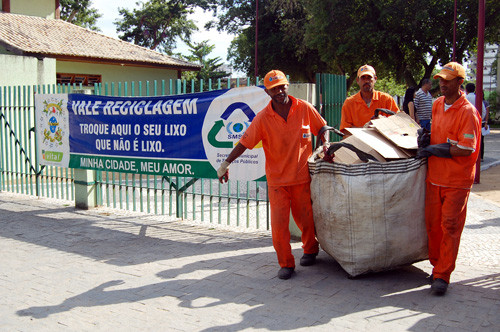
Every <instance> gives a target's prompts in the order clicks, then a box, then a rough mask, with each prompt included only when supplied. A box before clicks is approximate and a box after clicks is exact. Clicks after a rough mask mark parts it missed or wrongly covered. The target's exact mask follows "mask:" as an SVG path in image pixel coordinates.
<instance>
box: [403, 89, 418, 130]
mask: <svg viewBox="0 0 500 332" xmlns="http://www.w3.org/2000/svg"><path fill="white" fill-rule="evenodd" d="M414 96H415V87H413V86H411V87H409V88H408V89H406V92H405V97H404V100H403V111H404V112H405V113H406V114H408V115H409V116H410V117H411V118H412V119H413V120H415V121H417V120H416V118H415V103H414V102H413V98H414Z"/></svg>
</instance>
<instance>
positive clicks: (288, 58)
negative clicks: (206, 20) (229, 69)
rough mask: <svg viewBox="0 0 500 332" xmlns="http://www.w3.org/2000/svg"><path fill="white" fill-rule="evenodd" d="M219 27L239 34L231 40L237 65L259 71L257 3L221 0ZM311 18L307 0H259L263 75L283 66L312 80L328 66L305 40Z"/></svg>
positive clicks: (250, 72) (251, 72) (215, 24)
mask: <svg viewBox="0 0 500 332" xmlns="http://www.w3.org/2000/svg"><path fill="white" fill-rule="evenodd" d="M218 3H219V12H216V15H217V19H218V22H212V24H209V25H208V27H217V29H218V30H225V31H227V32H229V33H236V34H238V36H237V37H236V38H235V39H234V40H233V42H232V43H231V46H230V49H229V51H228V58H229V59H230V60H231V62H232V64H233V66H234V68H236V69H238V70H241V71H244V72H246V73H247V74H248V75H249V76H253V75H254V73H255V30H256V24H255V22H256V20H255V19H256V2H255V1H244V0H223V1H218ZM308 19H309V17H308V16H307V13H306V10H305V7H304V1H303V0H268V1H263V0H259V14H258V25H257V28H258V29H257V31H258V34H257V44H258V46H257V50H258V52H257V68H258V75H259V76H261V77H263V76H264V75H265V74H266V73H267V72H268V71H270V70H272V69H278V68H279V69H281V70H283V71H284V72H285V73H287V74H289V75H290V76H291V77H293V78H294V79H295V80H303V81H312V80H314V75H315V73H316V72H319V71H323V70H325V69H326V65H325V63H324V62H323V61H321V59H320V58H319V55H318V52H317V51H316V50H314V49H310V48H308V47H307V45H306V44H305V43H304V40H303V37H304V33H305V30H304V29H305V26H304V23H305V22H306V21H307V20H308Z"/></svg>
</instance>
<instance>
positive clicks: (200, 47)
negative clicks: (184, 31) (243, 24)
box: [177, 40, 229, 90]
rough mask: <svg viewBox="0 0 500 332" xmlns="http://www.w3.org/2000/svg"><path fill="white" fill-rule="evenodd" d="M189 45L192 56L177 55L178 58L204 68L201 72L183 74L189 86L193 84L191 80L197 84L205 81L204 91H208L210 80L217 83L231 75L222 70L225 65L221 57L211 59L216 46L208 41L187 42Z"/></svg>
mask: <svg viewBox="0 0 500 332" xmlns="http://www.w3.org/2000/svg"><path fill="white" fill-rule="evenodd" d="M187 45H188V47H189V52H190V53H191V54H189V55H187V56H186V55H182V54H177V56H178V57H179V58H181V59H184V60H186V61H189V62H193V63H197V64H200V65H201V66H202V68H201V70H200V71H186V72H183V73H182V78H183V79H185V80H187V81H188V82H189V84H191V83H190V81H191V80H194V81H195V84H197V83H198V82H200V81H201V80H203V85H204V90H206V89H208V81H209V80H210V79H211V80H212V81H215V80H217V79H219V78H224V77H228V76H229V73H227V72H225V71H224V70H222V69H221V67H222V65H223V63H222V59H221V58H220V57H215V58H209V54H210V53H212V51H213V50H214V48H215V45H213V44H209V41H208V40H204V41H202V42H201V43H191V42H187ZM188 88H190V87H188Z"/></svg>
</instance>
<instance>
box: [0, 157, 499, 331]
mask: <svg viewBox="0 0 500 332" xmlns="http://www.w3.org/2000/svg"><path fill="white" fill-rule="evenodd" d="M487 151H488V150H487ZM499 159H500V158H499ZM72 204H73V202H66V201H60V200H50V199H38V198H36V197H29V196H25V195H17V194H12V193H6V192H0V251H1V252H2V255H1V257H0V266H1V268H0V297H1V298H2V301H0V331H9V332H10V331H118V330H121V331H144V330H149V331H158V330H163V331H281V330H296V331H306V330H307V331H363V330H370V331H382V330H383V331H403V330H408V331H453V332H455V331H499V330H500V315H499V313H500V241H499V240H500V204H497V203H495V202H493V201H490V200H484V199H481V198H480V197H479V196H477V195H474V194H471V197H470V200H469V206H468V217H467V223H466V226H465V229H464V233H463V236H462V243H461V248H460V253H459V259H458V261H457V267H456V270H455V272H454V273H453V275H452V284H451V285H450V288H449V291H448V293H447V294H446V295H445V296H443V297H436V296H433V295H431V294H430V291H429V285H428V283H427V279H426V277H427V276H428V273H429V272H430V271H431V266H430V264H429V263H428V262H427V261H422V262H418V263H415V264H413V265H411V266H407V267H404V268H401V269H397V270H393V271H388V272H381V273H376V274H371V275H366V276H361V277H359V278H356V279H349V278H347V274H346V273H345V272H344V271H343V270H342V269H341V268H340V266H339V265H338V264H337V263H336V262H335V261H334V260H333V259H332V258H331V257H330V256H329V255H328V254H326V253H325V252H323V251H321V252H320V254H319V256H318V263H317V264H316V265H314V266H311V267H301V266H299V265H298V264H297V265H298V266H297V269H296V273H295V275H294V276H293V278H291V279H290V280H286V281H283V280H279V279H277V277H276V273H277V270H278V265H277V262H276V256H275V253H274V250H273V248H272V244H271V237H270V234H269V233H256V232H233V231H228V230H224V229H218V228H208V227H204V226H196V225H194V224H190V223H188V222H183V221H176V220H173V219H168V217H159V216H150V215H144V214H138V213H132V212H125V211H117V210H111V209H105V208H101V209H95V210H89V211H82V210H76V209H75V208H74V207H73V205H72ZM293 248H294V254H295V257H296V258H297V259H298V257H300V255H301V248H300V243H297V242H294V243H293ZM297 263H298V262H297Z"/></svg>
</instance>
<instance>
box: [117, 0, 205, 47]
mask: <svg viewBox="0 0 500 332" xmlns="http://www.w3.org/2000/svg"><path fill="white" fill-rule="evenodd" d="M202 2H203V1H202ZM189 3H190V1H180V0H149V1H147V2H145V3H142V2H138V3H137V5H139V6H140V8H139V9H133V10H131V11H129V10H127V9H124V8H119V10H118V12H119V13H120V15H121V16H122V18H121V19H118V20H117V21H115V25H116V26H117V29H116V30H117V32H118V33H121V34H119V35H118V37H119V38H120V39H122V40H125V41H128V42H132V43H134V44H136V45H140V46H143V47H146V48H149V49H152V50H157V51H160V52H164V53H167V54H172V51H173V49H174V48H175V46H176V42H177V38H180V39H181V40H184V41H189V39H190V37H191V34H192V33H193V32H194V31H196V30H198V28H197V27H196V25H195V24H194V22H193V21H192V20H190V19H188V18H187V17H188V14H190V13H192V12H193V9H192V5H190V4H189Z"/></svg>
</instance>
